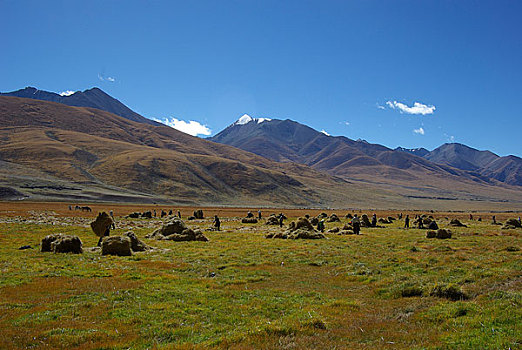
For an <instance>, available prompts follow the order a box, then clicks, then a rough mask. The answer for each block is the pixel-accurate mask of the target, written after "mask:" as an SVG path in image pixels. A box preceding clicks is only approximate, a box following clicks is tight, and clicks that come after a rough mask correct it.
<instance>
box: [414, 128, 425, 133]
mask: <svg viewBox="0 0 522 350" xmlns="http://www.w3.org/2000/svg"><path fill="white" fill-rule="evenodd" d="M413 132H414V133H416V134H419V135H424V129H423V128H422V127H420V128H418V129H413Z"/></svg>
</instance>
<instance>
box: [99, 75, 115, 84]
mask: <svg viewBox="0 0 522 350" xmlns="http://www.w3.org/2000/svg"><path fill="white" fill-rule="evenodd" d="M98 79H100V80H101V81H110V82H111V83H114V82H115V81H116V78H114V77H105V76H103V74H100V73H98Z"/></svg>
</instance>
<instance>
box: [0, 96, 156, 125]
mask: <svg viewBox="0 0 522 350" xmlns="http://www.w3.org/2000/svg"><path fill="white" fill-rule="evenodd" d="M0 96H13V97H23V98H31V99H34V100H42V101H51V102H58V103H63V104H65V105H68V106H74V107H91V108H98V109H101V110H102V111H107V112H110V113H113V114H116V115H119V116H120V117H123V118H126V119H129V120H132V121H135V122H139V123H145V124H150V125H159V123H157V122H155V121H153V120H150V119H147V118H145V117H143V116H141V115H139V114H138V113H136V112H134V111H133V110H131V109H130V108H129V107H127V106H125V105H124V104H123V103H121V102H120V101H118V100H117V99H115V98H114V97H112V96H110V95H108V94H106V93H105V92H103V91H102V90H101V89H99V88H96V87H95V88H92V89H88V90H85V91H76V92H75V93H73V94H71V95H60V94H57V93H54V92H49V91H43V90H38V89H37V88H34V87H26V88H25V89H21V90H17V91H12V92H6V93H0Z"/></svg>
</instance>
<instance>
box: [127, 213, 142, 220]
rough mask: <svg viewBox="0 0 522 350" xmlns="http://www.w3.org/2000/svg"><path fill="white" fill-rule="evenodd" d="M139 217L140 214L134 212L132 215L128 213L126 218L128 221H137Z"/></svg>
mask: <svg viewBox="0 0 522 350" xmlns="http://www.w3.org/2000/svg"><path fill="white" fill-rule="evenodd" d="M140 216H141V213H140V212H137V211H135V212H134V213H130V214H129V215H127V217H128V218H130V219H137V218H139V217H140Z"/></svg>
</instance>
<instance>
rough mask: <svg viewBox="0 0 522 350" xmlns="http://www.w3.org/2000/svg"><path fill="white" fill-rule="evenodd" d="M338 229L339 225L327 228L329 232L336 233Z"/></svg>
mask: <svg viewBox="0 0 522 350" xmlns="http://www.w3.org/2000/svg"><path fill="white" fill-rule="evenodd" d="M339 231H340V229H339V227H334V228H332V229H329V230H328V232H329V233H337V232H339Z"/></svg>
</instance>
